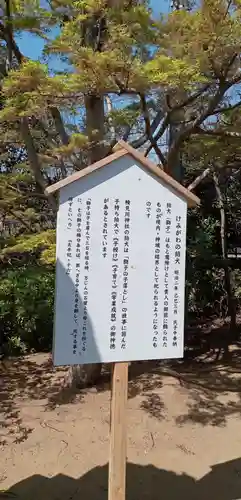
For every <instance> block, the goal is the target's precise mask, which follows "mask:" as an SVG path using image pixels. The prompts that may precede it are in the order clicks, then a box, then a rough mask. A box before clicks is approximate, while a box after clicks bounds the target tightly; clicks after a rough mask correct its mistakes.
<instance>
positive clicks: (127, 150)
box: [46, 141, 200, 207]
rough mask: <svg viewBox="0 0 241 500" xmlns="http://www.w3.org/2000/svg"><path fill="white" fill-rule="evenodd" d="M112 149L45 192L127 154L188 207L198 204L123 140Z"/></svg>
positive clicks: (168, 176)
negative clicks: (170, 189)
mask: <svg viewBox="0 0 241 500" xmlns="http://www.w3.org/2000/svg"><path fill="white" fill-rule="evenodd" d="M113 151H114V153H112V154H111V155H109V156H107V157H106V158H103V159H102V160H99V161H97V162H96V163H93V164H92V165H90V166H89V167H86V168H84V169H83V170H80V171H78V172H75V173H74V174H72V175H70V176H69V177H66V178H65V179H63V180H61V181H58V182H56V183H55V184H52V185H51V186H49V187H47V189H46V192H47V193H48V194H50V193H54V192H55V191H58V190H60V189H62V188H63V187H65V186H67V185H68V184H71V183H72V182H75V181H77V180H79V179H82V178H83V177H85V176H86V175H89V174H92V173H93V172H95V171H96V170H99V169H100V168H102V167H104V166H106V165H109V164H111V163H112V162H113V161H115V160H117V159H118V158H121V157H122V156H125V155H127V154H129V155H130V156H132V157H133V158H134V159H135V160H137V161H138V162H139V163H141V164H142V165H143V167H144V168H146V169H147V170H148V171H149V172H151V173H152V174H154V176H155V177H156V178H157V181H158V180H161V181H162V183H164V184H166V185H167V187H168V186H169V187H171V188H172V189H173V190H174V191H176V192H177V194H179V195H181V196H182V197H183V198H184V199H186V201H187V203H188V206H189V207H193V206H195V205H199V204H200V200H199V198H198V197H197V196H195V194H193V193H191V192H190V191H189V190H188V189H187V188H185V187H184V186H182V184H180V183H179V182H177V181H176V180H175V179H173V177H171V176H170V175H168V174H167V173H166V172H164V171H163V170H162V169H161V168H160V167H158V166H157V165H155V163H153V162H152V161H151V160H149V159H148V158H146V157H145V156H144V155H143V154H141V153H140V152H139V151H137V150H136V149H134V148H133V147H132V146H130V145H129V144H127V143H126V142H125V141H119V142H118V143H117V144H116V145H115V146H114V148H113Z"/></svg>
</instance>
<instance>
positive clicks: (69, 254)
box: [66, 196, 73, 276]
mask: <svg viewBox="0 0 241 500" xmlns="http://www.w3.org/2000/svg"><path fill="white" fill-rule="evenodd" d="M72 225H73V198H72V196H70V197H69V198H68V212H67V229H69V230H71V229H72ZM72 244H73V241H72V238H68V240H67V252H66V260H67V267H66V274H67V275H68V276H69V275H70V273H71V269H72Z"/></svg>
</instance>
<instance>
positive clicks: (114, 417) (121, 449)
mask: <svg viewBox="0 0 241 500" xmlns="http://www.w3.org/2000/svg"><path fill="white" fill-rule="evenodd" d="M127 398H128V363H126V362H122V363H113V368H112V387H111V412H110V458H109V481H108V500H125V498H126V447H127V432H126V413H127V412H126V410H127Z"/></svg>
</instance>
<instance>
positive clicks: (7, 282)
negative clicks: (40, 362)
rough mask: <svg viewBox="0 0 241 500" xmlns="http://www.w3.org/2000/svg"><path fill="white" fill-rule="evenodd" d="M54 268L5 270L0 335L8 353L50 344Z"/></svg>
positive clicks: (0, 297) (1, 284)
mask: <svg viewBox="0 0 241 500" xmlns="http://www.w3.org/2000/svg"><path fill="white" fill-rule="evenodd" d="M53 300H54V268H52V269H50V268H49V267H48V268H45V267H39V266H36V265H35V266H26V267H22V268H18V269H16V270H11V269H9V268H8V269H6V270H5V271H4V272H3V273H1V281H0V325H1V326H0V336H1V339H2V341H3V344H4V345H5V350H7V351H9V352H25V351H26V350H30V349H37V350H45V349H49V348H50V347H51V342H52V327H53Z"/></svg>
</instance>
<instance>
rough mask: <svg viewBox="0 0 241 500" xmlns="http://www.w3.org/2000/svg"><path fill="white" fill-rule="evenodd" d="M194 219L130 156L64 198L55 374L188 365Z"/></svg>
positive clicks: (59, 235) (74, 186)
mask: <svg viewBox="0 0 241 500" xmlns="http://www.w3.org/2000/svg"><path fill="white" fill-rule="evenodd" d="M186 211H187V206H186V201H185V200H184V199H182V198H181V197H180V196H179V195H178V194H176V193H175V192H174V191H172V190H171V188H169V187H167V186H165V185H162V184H161V183H160V182H159V181H158V180H157V179H156V178H155V177H154V176H152V175H151V174H150V173H149V172H147V170H146V169H145V168H144V167H143V166H141V164H138V162H136V160H133V158H132V157H131V156H129V155H127V156H124V157H122V158H120V159H117V160H115V161H114V162H113V163H112V164H111V165H106V166H104V167H102V168H101V169H100V170H98V171H95V172H93V173H92V174H90V175H88V176H86V177H84V178H82V179H80V180H78V181H75V182H73V183H71V184H69V185H66V186H65V187H63V188H62V189H61V191H60V206H59V212H58V223H57V266H56V303H55V336H54V363H55V365H65V364H69V365H73V364H78V363H96V362H114V361H127V360H128V361H132V360H144V359H166V358H177V357H182V356H183V326H184V325H183V321H184V293H185V292H184V288H185V246H186Z"/></svg>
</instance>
